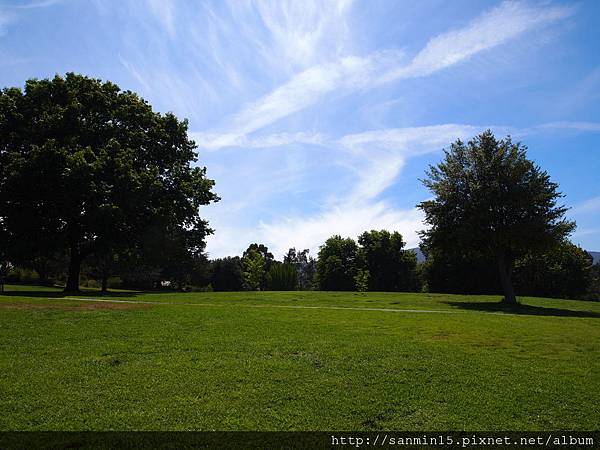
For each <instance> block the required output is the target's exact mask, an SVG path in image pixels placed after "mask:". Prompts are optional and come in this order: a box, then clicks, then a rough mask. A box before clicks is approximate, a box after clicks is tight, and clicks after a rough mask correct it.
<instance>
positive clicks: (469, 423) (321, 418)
mask: <svg viewBox="0 0 600 450" xmlns="http://www.w3.org/2000/svg"><path fill="white" fill-rule="evenodd" d="M6 290H7V291H8V292H6V293H5V294H4V295H2V296H0V430H375V429H396V430H427V429H430V430H447V429H454V430H463V429H464V430H554V429H571V430H598V429H600V304H599V303H590V302H579V301H566V300H550V299H533V298H524V299H521V300H522V302H523V303H524V306H523V307H521V308H519V309H517V310H503V309H501V308H498V305H497V302H498V300H499V297H494V296H456V295H433V294H431V295H430V294H399V293H368V294H357V293H329V292H242V293H189V294H183V293H182V294H179V293H177V294H176V293H151V294H142V293H135V292H116V293H112V294H111V295H109V296H105V297H100V296H99V295H98V293H97V292H93V291H89V292H86V293H84V294H82V295H80V296H78V298H79V299H73V298H62V296H61V294H60V292H59V291H58V290H57V289H52V288H33V287H27V286H20V287H18V286H7V287H6ZM93 299H102V300H106V301H104V302H95V301H90V300H93ZM86 300H87V301H86ZM403 310H404V311H403ZM419 311H420V312H419Z"/></svg>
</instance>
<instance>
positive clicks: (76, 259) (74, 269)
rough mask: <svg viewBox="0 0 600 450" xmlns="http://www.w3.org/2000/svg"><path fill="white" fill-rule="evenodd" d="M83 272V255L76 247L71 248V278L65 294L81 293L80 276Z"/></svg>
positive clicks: (68, 279) (68, 280)
mask: <svg viewBox="0 0 600 450" xmlns="http://www.w3.org/2000/svg"><path fill="white" fill-rule="evenodd" d="M80 272H81V255H80V254H79V251H78V250H77V249H76V248H75V247H71V260H70V261H69V277H68V278H67V285H66V286H65V292H79V274H80Z"/></svg>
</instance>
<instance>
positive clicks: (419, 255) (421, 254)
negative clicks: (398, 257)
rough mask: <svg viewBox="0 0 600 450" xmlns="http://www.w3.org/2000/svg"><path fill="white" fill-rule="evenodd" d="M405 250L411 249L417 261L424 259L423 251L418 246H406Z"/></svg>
mask: <svg viewBox="0 0 600 450" xmlns="http://www.w3.org/2000/svg"><path fill="white" fill-rule="evenodd" d="M407 250H411V251H413V252H415V253H416V254H417V262H423V261H425V255H424V254H423V252H422V251H421V249H420V248H419V247H415V248H407Z"/></svg>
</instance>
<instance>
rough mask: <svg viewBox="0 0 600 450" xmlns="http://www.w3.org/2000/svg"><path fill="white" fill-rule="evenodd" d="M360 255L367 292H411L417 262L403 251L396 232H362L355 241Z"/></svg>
mask: <svg viewBox="0 0 600 450" xmlns="http://www.w3.org/2000/svg"><path fill="white" fill-rule="evenodd" d="M358 243H359V244H360V247H361V248H360V254H361V259H362V260H363V263H364V266H365V268H366V270H368V271H369V274H370V276H369V283H368V286H369V290H370V291H382V292H385V291H411V290H414V289H415V286H416V279H415V270H416V267H417V258H416V255H415V253H414V252H410V251H406V250H404V245H405V244H404V241H403V240H402V235H401V234H400V233H398V232H397V231H394V232H392V233H390V232H389V231H387V230H379V231H378V230H371V231H365V232H364V233H363V234H361V235H360V236H359V237H358Z"/></svg>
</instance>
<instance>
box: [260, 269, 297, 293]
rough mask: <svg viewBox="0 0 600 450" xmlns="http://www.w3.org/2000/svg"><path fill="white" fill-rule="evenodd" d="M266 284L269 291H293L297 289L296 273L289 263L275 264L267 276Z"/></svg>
mask: <svg viewBox="0 0 600 450" xmlns="http://www.w3.org/2000/svg"><path fill="white" fill-rule="evenodd" d="M267 282H268V287H269V290H271V291H295V290H296V289H298V272H297V271H296V267H294V265H292V264H289V263H283V264H282V263H276V264H273V265H272V266H271V269H269V272H268V274H267Z"/></svg>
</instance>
